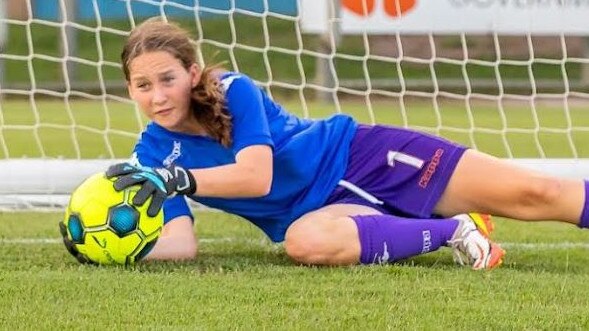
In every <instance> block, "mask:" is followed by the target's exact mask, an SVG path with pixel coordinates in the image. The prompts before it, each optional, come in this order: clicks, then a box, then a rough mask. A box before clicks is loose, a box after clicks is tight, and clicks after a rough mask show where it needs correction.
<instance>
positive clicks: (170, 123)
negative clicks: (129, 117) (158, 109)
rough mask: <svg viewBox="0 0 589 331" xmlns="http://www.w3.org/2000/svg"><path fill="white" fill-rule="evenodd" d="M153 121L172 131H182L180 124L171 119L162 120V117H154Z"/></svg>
mask: <svg viewBox="0 0 589 331" xmlns="http://www.w3.org/2000/svg"><path fill="white" fill-rule="evenodd" d="M153 121H154V122H155V123H157V124H158V125H159V126H161V127H163V128H164V129H167V130H170V131H180V130H179V125H178V123H177V122H176V121H169V120H162V119H154V120H153Z"/></svg>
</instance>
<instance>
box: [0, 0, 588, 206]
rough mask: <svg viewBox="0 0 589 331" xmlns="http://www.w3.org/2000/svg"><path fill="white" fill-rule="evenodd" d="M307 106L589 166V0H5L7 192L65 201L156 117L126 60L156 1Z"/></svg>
mask: <svg viewBox="0 0 589 331" xmlns="http://www.w3.org/2000/svg"><path fill="white" fill-rule="evenodd" d="M156 15H157V16H163V17H165V18H167V19H169V20H173V21H176V22H178V23H179V24H180V25H182V26H183V27H185V28H186V29H188V30H189V31H190V32H191V33H192V35H193V36H194V40H195V45H197V46H198V47H199V59H198V60H199V61H200V62H202V63H218V62H222V63H224V66H225V67H226V68H227V69H229V70H235V71H241V72H244V73H246V74H248V75H250V76H251V77H252V78H253V79H254V80H255V81H256V82H257V83H258V84H259V85H260V86H261V87H263V88H265V89H266V90H267V91H268V92H269V93H270V94H271V96H272V97H273V98H275V99H277V100H279V101H280V102H282V103H283V104H284V106H285V107H286V108H287V109H289V110H290V111H292V112H294V113H297V114H299V115H301V116H304V117H323V116H327V115H329V114H332V113H336V112H345V113H349V114H352V115H353V116H354V117H356V118H357V119H358V120H359V121H361V122H365V123H380V124H387V125H397V126H403V127H409V128H414V129H417V130H422V131H426V132H430V133H433V134H436V135H440V136H444V137H447V138H449V139H452V140H455V141H458V142H460V143H463V144H465V145H467V146H470V147H472V148H476V149H479V150H482V151H484V152H488V153H490V154H493V155H495V156H498V157H501V158H506V159H510V160H513V161H514V162H519V163H522V164H523V165H525V166H529V167H534V168H538V169H540V170H543V171H547V172H550V173H554V174H557V175H563V176H569V177H589V163H588V161H587V160H588V159H589V107H588V106H589V94H588V92H589V70H588V69H589V59H588V58H587V55H588V54H589V52H588V51H587V48H588V46H587V45H588V41H587V36H586V34H587V33H589V20H587V19H586V17H588V15H589V2H585V1H528V2H525V1H524V2H521V1H494V0H485V1H470V0H406V1H399V0H395V1H385V0H341V1H317V0H298V1H297V0H288V1H286V0H259V1H254V0H250V1H235V0H227V1H215V0H200V1H199V0H169V1H167V0H157V1H156V0H102V1H99V0H79V1H76V0H53V1H32V0H26V1H6V0H0V183H1V185H0V207H1V208H40V207H43V208H46V207H49V208H52V207H59V206H61V205H62V204H63V203H64V202H65V201H66V198H67V194H68V193H69V192H70V191H71V190H72V189H73V188H74V187H75V186H76V185H77V184H78V183H79V182H80V181H81V180H82V179H84V178H85V177H87V176H89V175H90V174H92V173H95V172H98V171H104V170H105V169H106V167H107V166H108V165H109V164H111V163H114V162H117V161H119V160H121V159H126V158H127V157H128V156H129V155H130V153H131V149H132V147H133V144H134V142H135V139H136V138H137V134H138V133H139V132H140V131H141V130H142V128H143V127H144V125H145V123H146V119H145V118H144V117H143V116H142V115H141V113H140V111H139V110H138V109H137V108H136V106H135V105H134V104H133V103H132V102H131V101H130V100H129V99H128V97H127V95H126V87H125V82H124V79H123V75H122V73H121V69H120V64H119V55H120V50H121V47H122V44H123V42H124V39H125V37H126V36H127V34H128V32H129V31H130V30H131V29H132V28H133V27H134V26H135V25H137V24H138V23H140V22H141V21H143V20H145V19H146V18H148V17H151V16H156Z"/></svg>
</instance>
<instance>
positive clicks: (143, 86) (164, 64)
mask: <svg viewBox="0 0 589 331" xmlns="http://www.w3.org/2000/svg"><path fill="white" fill-rule="evenodd" d="M200 76H201V71H200V70H199V68H198V66H197V65H196V64H193V65H192V66H190V68H188V70H187V69H185V68H184V67H183V66H182V63H181V62H180V60H178V59H176V58H175V57H174V56H173V55H171V54H170V53H168V52H165V51H156V52H148V53H143V54H141V55H139V56H137V57H136V58H134V59H133V60H132V61H131V63H130V64H129V82H128V83H127V88H128V90H129V95H130V96H131V98H132V99H133V100H135V102H137V104H138V105H139V107H140V108H141V110H142V111H143V112H144V113H145V115H146V116H147V117H148V118H149V119H150V120H152V121H154V122H155V123H157V124H159V125H161V126H163V127H164V128H166V129H168V130H171V131H178V132H189V127H190V125H191V124H192V125H194V122H195V118H194V116H193V114H192V110H191V109H190V100H191V96H190V95H191V90H192V89H193V88H194V87H195V86H196V85H197V84H198V82H199V80H200Z"/></svg>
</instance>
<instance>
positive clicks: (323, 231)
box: [284, 218, 340, 264]
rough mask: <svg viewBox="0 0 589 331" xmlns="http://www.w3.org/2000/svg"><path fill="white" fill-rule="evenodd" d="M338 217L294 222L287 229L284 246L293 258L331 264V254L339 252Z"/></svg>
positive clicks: (309, 262) (297, 260)
mask: <svg viewBox="0 0 589 331" xmlns="http://www.w3.org/2000/svg"><path fill="white" fill-rule="evenodd" d="M339 222H340V220H338V219H337V218H336V219H334V218H331V219H315V220H312V219H310V220H302V221H297V222H295V223H293V224H292V225H291V226H290V227H289V228H288V230H287V231H286V236H285V239H284V248H285V250H286V254H287V255H288V256H289V257H290V258H291V259H293V260H295V261H296V262H299V263H303V264H330V261H331V255H332V253H333V252H337V250H338V247H336V246H337V244H338V238H337V236H338V234H337V229H333V227H334V226H335V227H337V224H338V223H339Z"/></svg>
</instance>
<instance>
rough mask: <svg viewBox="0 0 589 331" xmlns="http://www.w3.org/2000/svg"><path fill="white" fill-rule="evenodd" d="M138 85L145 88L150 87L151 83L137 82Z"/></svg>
mask: <svg viewBox="0 0 589 331" xmlns="http://www.w3.org/2000/svg"><path fill="white" fill-rule="evenodd" d="M136 86H137V88H139V89H142V90H144V89H146V88H148V87H149V84H148V83H137V85H136Z"/></svg>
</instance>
